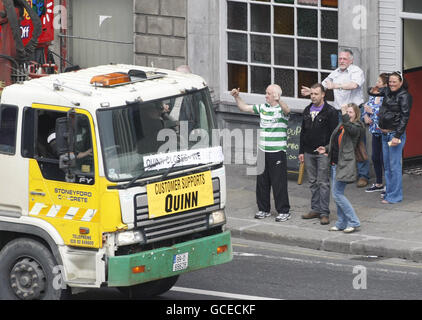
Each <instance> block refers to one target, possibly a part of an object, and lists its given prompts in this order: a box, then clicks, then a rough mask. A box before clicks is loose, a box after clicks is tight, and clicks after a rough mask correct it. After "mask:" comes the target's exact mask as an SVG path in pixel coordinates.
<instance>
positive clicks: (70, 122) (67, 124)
mask: <svg viewBox="0 0 422 320" xmlns="http://www.w3.org/2000/svg"><path fill="white" fill-rule="evenodd" d="M75 116H76V113H75V111H74V110H71V111H69V112H68V113H67V116H66V117H61V118H57V119H56V145H57V153H58V154H59V167H60V169H63V170H66V169H70V168H74V167H75V165H76V162H75V152H74V136H75V134H74V132H75V128H74V123H75V121H74V120H75Z"/></svg>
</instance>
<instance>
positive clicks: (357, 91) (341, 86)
mask: <svg viewBox="0 0 422 320" xmlns="http://www.w3.org/2000/svg"><path fill="white" fill-rule="evenodd" d="M364 83H365V75H364V73H363V71H362V69H361V68H359V67H358V66H357V65H354V64H353V52H352V50H350V49H343V50H341V51H340V52H339V55H338V68H337V69H336V70H334V71H333V72H331V73H330V74H329V75H328V77H327V78H325V79H324V81H322V85H323V86H324V87H325V88H326V89H328V90H333V91H334V103H333V106H334V108H336V109H337V110H338V111H339V120H340V121H341V106H342V105H346V104H349V103H355V104H356V105H358V106H360V105H361V104H362V103H363V102H364V98H363V84H364ZM301 94H302V96H305V97H307V96H309V95H310V94H311V89H310V88H309V87H305V86H302V89H301ZM364 142H365V145H366V139H364ZM357 166H358V183H357V186H358V187H359V188H362V187H366V186H367V185H368V180H369V161H368V160H366V161H362V162H358V163H357Z"/></svg>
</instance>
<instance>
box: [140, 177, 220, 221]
mask: <svg viewBox="0 0 422 320" xmlns="http://www.w3.org/2000/svg"><path fill="white" fill-rule="evenodd" d="M147 194H148V210H149V218H150V219H152V218H158V217H162V216H166V215H169V214H174V213H179V212H183V211H188V210H193V209H197V208H201V207H205V206H209V205H212V204H213V203H214V194H213V189H212V179H211V172H210V171H206V172H201V173H197V174H192V175H189V176H185V177H179V178H176V179H171V180H166V181H160V182H156V183H151V184H149V185H147Z"/></svg>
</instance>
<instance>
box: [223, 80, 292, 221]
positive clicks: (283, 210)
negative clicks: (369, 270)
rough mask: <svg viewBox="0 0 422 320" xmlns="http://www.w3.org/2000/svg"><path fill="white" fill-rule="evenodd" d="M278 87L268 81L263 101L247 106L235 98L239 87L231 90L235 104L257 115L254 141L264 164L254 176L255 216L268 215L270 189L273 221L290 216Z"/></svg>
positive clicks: (284, 114) (284, 109)
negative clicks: (257, 133)
mask: <svg viewBox="0 0 422 320" xmlns="http://www.w3.org/2000/svg"><path fill="white" fill-rule="evenodd" d="M281 93H282V92H281V88H280V86H279V85H276V84H271V85H269V86H268V87H267V89H266V91H265V101H266V103H263V104H256V105H248V104H246V103H245V102H244V101H243V100H242V98H240V97H239V89H233V90H232V91H231V93H230V94H231V95H232V96H233V97H234V99H235V100H236V104H237V107H238V108H239V109H240V110H241V111H244V112H249V113H255V114H258V115H259V117H260V137H259V143H258V159H257V161H258V164H259V165H258V166H260V167H262V164H264V165H265V167H264V170H263V172H262V173H261V174H259V175H258V176H257V178H256V202H257V205H258V210H259V211H258V212H257V213H256V214H255V218H256V219H264V218H266V217H269V216H271V212H270V209H271V207H270V206H271V204H270V191H271V187H272V189H273V195H274V202H275V206H276V210H277V216H276V218H275V221H277V222H284V221H287V220H289V219H290V217H291V216H290V204H289V195H288V189H287V156H286V150H287V124H288V120H289V113H290V108H289V107H288V106H287V104H286V103H285V102H283V101H282V100H281Z"/></svg>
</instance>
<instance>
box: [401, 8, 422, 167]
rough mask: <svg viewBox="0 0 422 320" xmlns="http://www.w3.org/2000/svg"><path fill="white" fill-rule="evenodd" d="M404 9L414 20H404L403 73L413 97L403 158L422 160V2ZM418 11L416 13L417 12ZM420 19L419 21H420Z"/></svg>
mask: <svg viewBox="0 0 422 320" xmlns="http://www.w3.org/2000/svg"><path fill="white" fill-rule="evenodd" d="M403 9H404V10H409V11H410V12H412V18H411V19H410V18H403V20H402V21H403V73H404V77H405V79H406V80H407V82H408V84H409V92H410V94H411V95H412V97H413V105H412V109H411V112H410V119H409V122H408V125H407V130H406V134H407V139H406V145H405V148H404V151H403V158H404V159H407V160H408V161H409V160H411V159H417V158H420V159H422V144H421V143H420V141H421V139H422V126H421V125H420V124H421V123H422V91H421V90H420V88H421V87H422V54H421V52H422V42H421V41H420V32H421V30H422V2H421V1H404V2H403ZM415 11H416V12H415ZM418 18H419V19H418Z"/></svg>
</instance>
